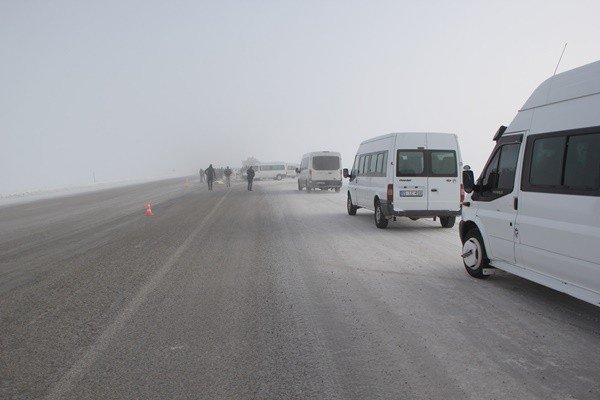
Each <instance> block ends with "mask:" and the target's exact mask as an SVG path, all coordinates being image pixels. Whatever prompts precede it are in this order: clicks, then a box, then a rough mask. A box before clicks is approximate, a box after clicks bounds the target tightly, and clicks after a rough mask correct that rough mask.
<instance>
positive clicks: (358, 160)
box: [344, 132, 462, 229]
mask: <svg viewBox="0 0 600 400" xmlns="http://www.w3.org/2000/svg"><path fill="white" fill-rule="evenodd" d="M461 168H462V161H461V156H460V148H459V146H458V138H457V136H456V135H455V134H451V133H431V132H425V133H424V132H405V133H390V134H388V135H383V136H378V137H375V138H373V139H369V140H366V141H364V142H362V143H361V144H360V147H359V148H358V152H357V154H356V157H355V158H354V166H353V167H352V170H351V171H348V169H344V176H345V177H347V178H350V183H349V184H348V196H347V201H346V205H347V210H348V214H350V215H356V211H357V210H358V209H359V208H366V209H368V210H372V211H374V212H375V213H374V216H375V225H376V226H377V227H378V228H382V229H383V228H386V227H387V225H388V221H389V220H390V219H394V220H395V219H396V217H399V216H400V217H409V218H411V219H419V218H432V217H433V218H439V219H440V223H441V225H442V226H443V227H444V228H451V227H452V226H454V222H455V220H456V216H457V215H460V207H461V195H462V194H461V182H460V181H461V179H460V175H459V171H460V170H461Z"/></svg>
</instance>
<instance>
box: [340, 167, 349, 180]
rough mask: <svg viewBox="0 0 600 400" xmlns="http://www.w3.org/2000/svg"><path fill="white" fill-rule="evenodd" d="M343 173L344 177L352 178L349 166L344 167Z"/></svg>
mask: <svg viewBox="0 0 600 400" xmlns="http://www.w3.org/2000/svg"><path fill="white" fill-rule="evenodd" d="M342 175H343V176H344V178H350V173H348V168H344V170H343V172H342Z"/></svg>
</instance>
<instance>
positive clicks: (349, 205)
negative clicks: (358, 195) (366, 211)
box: [346, 193, 358, 215]
mask: <svg viewBox="0 0 600 400" xmlns="http://www.w3.org/2000/svg"><path fill="white" fill-rule="evenodd" d="M346 209H347V210H348V215H356V210H358V207H357V206H355V205H354V204H352V197H350V193H348V200H346Z"/></svg>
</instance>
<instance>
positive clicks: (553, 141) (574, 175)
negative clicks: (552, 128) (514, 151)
mask: <svg viewBox="0 0 600 400" xmlns="http://www.w3.org/2000/svg"><path fill="white" fill-rule="evenodd" d="M521 189H522V190H524V191H530V192H543V193H561V194H576V195H584V196H600V127H595V128H583V129H577V130H573V131H561V132H551V133H543V134H536V135H532V136H530V137H529V138H528V139H527V148H526V151H525V161H524V163H523V178H522V181H521Z"/></svg>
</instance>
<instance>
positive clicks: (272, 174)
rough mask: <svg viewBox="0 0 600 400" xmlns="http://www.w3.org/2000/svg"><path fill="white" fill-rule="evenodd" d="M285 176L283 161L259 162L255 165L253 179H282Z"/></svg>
mask: <svg viewBox="0 0 600 400" xmlns="http://www.w3.org/2000/svg"><path fill="white" fill-rule="evenodd" d="M286 176H287V170H286V166H285V163H284V162H270V163H260V164H258V165H257V166H256V171H255V176H254V179H256V180H261V179H276V180H278V181H280V180H282V179H283V178H285V177H286Z"/></svg>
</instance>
